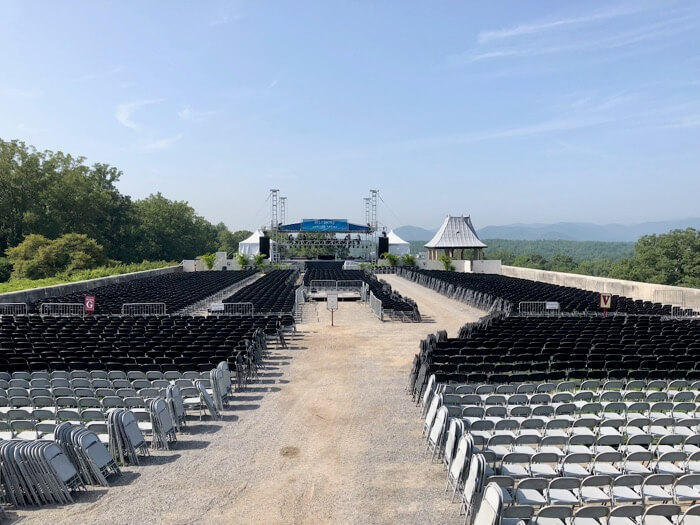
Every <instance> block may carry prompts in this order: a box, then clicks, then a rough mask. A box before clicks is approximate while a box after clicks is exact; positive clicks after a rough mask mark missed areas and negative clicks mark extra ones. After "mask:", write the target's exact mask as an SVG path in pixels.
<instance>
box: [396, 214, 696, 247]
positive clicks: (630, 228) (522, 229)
mask: <svg viewBox="0 0 700 525" xmlns="http://www.w3.org/2000/svg"><path fill="white" fill-rule="evenodd" d="M685 228H696V229H700V217H692V218H689V219H678V220H669V221H657V222H642V223H639V224H593V223H589V222H557V223H554V224H506V225H504V226H486V227H484V228H481V229H479V230H477V233H478V234H479V237H481V238H482V239H509V240H514V241H539V240H564V241H607V242H635V241H637V239H639V238H640V237H641V236H643V235H649V234H652V233H657V234H658V233H666V232H668V231H670V230H675V229H685ZM394 231H395V232H396V234H397V235H399V237H402V238H403V239H404V240H406V241H428V240H430V239H432V237H433V235H435V232H436V231H437V228H436V229H435V230H428V229H425V228H419V227H418V226H401V227H399V228H395V229H394Z"/></svg>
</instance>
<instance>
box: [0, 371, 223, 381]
mask: <svg viewBox="0 0 700 525" xmlns="http://www.w3.org/2000/svg"><path fill="white" fill-rule="evenodd" d="M208 377H209V372H197V371H185V372H178V371H167V372H161V371H159V370H147V371H145V372H142V371H140V370H132V371H130V372H124V371H123V370H89V371H88V370H71V371H70V372H69V371H65V370H55V371H53V372H47V371H40V372H12V374H10V373H9V372H0V381H8V382H9V381H11V380H12V379H23V380H25V381H31V380H33V379H59V378H60V379H78V378H84V379H129V380H134V379H149V380H151V381H152V380H154V379H168V380H171V381H174V380H175V379H182V378H184V379H192V380H195V379H206V378H208Z"/></svg>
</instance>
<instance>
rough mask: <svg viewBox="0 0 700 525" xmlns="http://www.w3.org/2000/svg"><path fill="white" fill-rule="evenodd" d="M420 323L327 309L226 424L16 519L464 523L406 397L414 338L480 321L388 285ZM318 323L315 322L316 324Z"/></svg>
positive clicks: (413, 290)
mask: <svg viewBox="0 0 700 525" xmlns="http://www.w3.org/2000/svg"><path fill="white" fill-rule="evenodd" d="M382 278H384V279H385V280H386V281H387V282H389V283H390V284H391V285H392V286H393V287H394V288H396V289H397V290H398V291H399V292H401V293H402V294H405V295H407V296H409V297H411V298H412V299H414V300H416V302H417V303H418V305H419V308H420V310H421V313H422V314H423V315H424V317H425V318H426V321H427V322H424V323H420V324H406V323H398V322H385V323H381V322H380V321H378V320H377V319H376V318H374V317H373V316H372V315H371V313H370V310H369V308H368V307H367V306H366V305H362V304H359V303H341V304H340V310H339V311H338V312H336V314H335V322H336V325H337V326H335V327H330V315H329V313H328V312H327V311H326V310H325V303H320V304H319V305H318V307H317V311H318V317H316V315H315V314H314V315H313V316H309V318H310V319H309V322H308V323H306V324H302V325H300V326H299V331H300V332H301V335H300V336H299V338H298V339H297V340H296V341H292V342H291V345H290V346H291V348H289V349H286V350H283V349H280V350H273V352H272V358H271V359H270V361H269V366H268V367H267V368H266V369H265V370H264V371H263V373H262V375H263V377H261V382H260V383H258V384H255V385H252V386H251V387H250V388H249V389H248V391H246V392H242V393H240V394H237V395H236V396H235V400H234V403H233V406H234V409H233V410H229V411H228V412H227V414H228V415H227V420H228V421H226V422H223V423H210V422H207V421H203V422H202V423H199V422H197V423H195V422H192V423H190V427H191V428H192V429H193V430H194V432H193V433H192V434H189V435H180V436H178V437H179V439H180V441H179V442H178V443H177V444H176V445H175V447H174V450H172V451H170V452H167V453H154V457H152V458H151V459H150V460H148V461H147V462H146V466H141V467H138V468H135V469H127V473H126V475H125V476H124V477H123V480H122V481H120V482H119V483H118V486H113V487H110V488H109V489H90V490H89V492H88V493H86V494H81V495H80V496H79V497H78V501H77V503H74V504H73V505H69V506H65V507H61V508H51V509H47V508H43V509H41V510H29V511H28V510H22V511H19V512H17V513H12V514H13V515H14V516H16V517H19V518H20V521H21V523H54V524H76V523H79V524H83V523H85V524H93V523H94V524H98V523H99V524H103V523H104V524H131V523H134V524H137V523H138V524H147V523H178V524H185V523H256V524H257V523H358V524H359V523H362V524H365V523H406V524H410V523H415V524H418V523H420V524H423V523H436V524H437V523H446V524H449V523H455V524H456V523H461V520H460V519H459V518H458V516H457V509H458V507H457V505H456V504H450V503H449V501H448V500H447V498H446V497H444V495H443V492H442V490H443V488H444V480H445V473H444V470H443V468H442V467H441V466H439V465H437V464H432V465H431V463H430V460H429V459H428V458H426V457H425V456H424V455H423V449H422V446H421V444H422V441H421V438H420V434H421V423H420V420H419V409H418V408H416V407H415V406H414V405H413V404H412V403H411V401H410V398H409V397H408V396H407V395H406V394H405V393H404V389H405V386H406V381H407V376H408V371H409V368H410V365H411V362H412V359H413V355H414V354H415V353H416V351H417V348H418V342H419V340H420V339H421V338H423V337H425V335H426V334H427V333H429V332H434V331H436V330H439V329H446V330H448V333H449V334H450V335H454V334H455V333H456V330H457V329H458V328H459V327H460V326H461V325H462V324H463V323H464V322H466V321H469V320H474V319H476V318H477V317H478V316H479V311H478V310H475V309H472V308H469V307H467V306H465V305H462V304H460V303H457V302H456V301H452V300H449V299H446V298H444V297H442V296H440V295H438V294H436V293H434V292H432V291H430V290H428V289H426V288H423V287H421V286H419V285H416V284H414V283H411V282H409V281H406V280H404V279H401V278H398V277H396V276H382ZM317 319H318V320H317Z"/></svg>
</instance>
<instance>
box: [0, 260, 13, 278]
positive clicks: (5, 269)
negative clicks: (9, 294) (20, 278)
mask: <svg viewBox="0 0 700 525" xmlns="http://www.w3.org/2000/svg"><path fill="white" fill-rule="evenodd" d="M11 275H12V263H10V261H8V260H7V259H5V258H4V257H0V283H4V282H5V281H9V280H10V276H11Z"/></svg>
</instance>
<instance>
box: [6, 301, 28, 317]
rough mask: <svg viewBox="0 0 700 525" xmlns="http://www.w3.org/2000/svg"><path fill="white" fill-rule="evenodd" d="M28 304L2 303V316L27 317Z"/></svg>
mask: <svg viewBox="0 0 700 525" xmlns="http://www.w3.org/2000/svg"><path fill="white" fill-rule="evenodd" d="M27 311H28V310H27V303H0V315H27Z"/></svg>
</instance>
